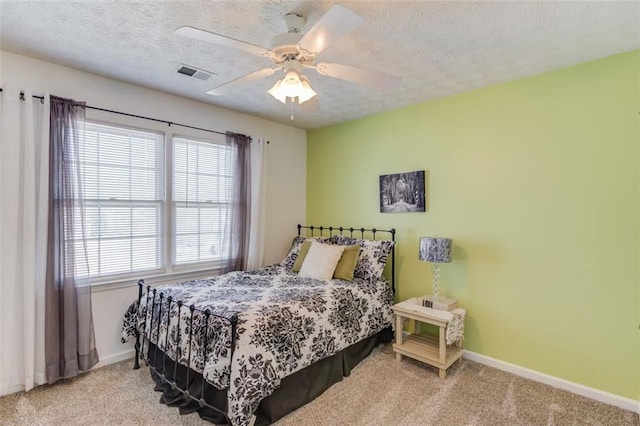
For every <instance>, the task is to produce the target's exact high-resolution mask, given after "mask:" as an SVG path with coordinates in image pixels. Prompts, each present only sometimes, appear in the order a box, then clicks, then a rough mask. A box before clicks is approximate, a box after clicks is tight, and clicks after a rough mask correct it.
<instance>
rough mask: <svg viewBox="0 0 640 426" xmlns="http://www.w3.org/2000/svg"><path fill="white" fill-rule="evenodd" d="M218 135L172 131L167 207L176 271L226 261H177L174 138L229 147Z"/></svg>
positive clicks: (171, 254)
mask: <svg viewBox="0 0 640 426" xmlns="http://www.w3.org/2000/svg"><path fill="white" fill-rule="evenodd" d="M216 136H220V138H218V140H214V139H213V138H202V137H194V136H190V135H185V134H183V133H172V134H171V143H170V145H171V173H170V175H171V176H169V179H170V180H171V190H170V191H169V196H168V198H170V201H167V207H168V209H169V210H171V211H170V218H171V227H170V233H171V235H170V236H169V238H168V239H169V240H170V241H169V244H170V245H169V250H168V251H169V252H170V253H169V254H170V263H169V264H170V265H171V269H172V270H174V271H178V272H185V271H199V270H201V269H202V268H199V267H198V266H200V265H201V266H205V269H220V268H222V267H223V264H224V263H225V261H224V260H211V261H204V262H190V263H181V264H177V263H176V251H177V250H176V244H175V243H176V238H175V235H176V231H177V224H176V218H175V206H176V201H175V200H174V197H173V195H174V194H173V192H174V191H173V189H174V188H173V174H174V161H173V152H174V147H175V144H174V139H175V138H181V139H187V140H190V141H194V142H201V143H208V144H213V145H220V146H224V147H227V143H226V139H221V138H224V135H217V134H216ZM198 204H206V203H201V202H198Z"/></svg>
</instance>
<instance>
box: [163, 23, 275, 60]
mask: <svg viewBox="0 0 640 426" xmlns="http://www.w3.org/2000/svg"><path fill="white" fill-rule="evenodd" d="M174 34H177V35H179V36H183V37H188V38H193V39H196V40H202V41H207V42H209V43H215V44H218V45H220V46H227V47H233V48H236V49H240V50H244V51H245V52H249V53H254V54H256V55H264V56H269V52H270V51H269V50H268V49H265V48H264V47H261V46H258V45H255V44H251V43H247V42H246V41H240V40H236V39H235V38H231V37H227V36H223V35H220V34H216V33H211V32H209V31H205V30H201V29H198V28H194V27H180V28H178V29H177V30H175V32H174Z"/></svg>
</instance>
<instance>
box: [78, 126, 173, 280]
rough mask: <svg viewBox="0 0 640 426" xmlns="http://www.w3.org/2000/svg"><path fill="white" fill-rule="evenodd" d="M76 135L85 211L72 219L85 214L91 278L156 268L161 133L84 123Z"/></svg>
mask: <svg viewBox="0 0 640 426" xmlns="http://www.w3.org/2000/svg"><path fill="white" fill-rule="evenodd" d="M80 140H81V142H80V166H81V173H82V174H81V180H82V184H81V185H82V194H81V195H82V197H83V198H84V200H85V207H86V212H85V216H84V218H80V217H78V218H77V219H76V220H78V221H80V220H83V219H84V220H83V222H84V227H85V234H86V242H87V252H88V258H89V273H90V275H91V277H104V276H113V275H122V274H128V273H132V272H138V271H146V270H151V269H157V268H161V267H162V266H163V265H162V263H163V262H162V259H163V256H162V253H163V247H162V241H163V231H162V230H163V226H164V225H163V222H164V219H163V205H164V199H165V195H164V194H165V191H164V182H165V173H164V148H163V145H164V143H163V142H164V136H163V135H162V134H160V133H153V132H146V131H139V130H133V129H128V128H124V127H114V126H109V125H104V124H97V123H91V122H87V123H86V128H85V131H84V134H83V135H82V136H81V139H80ZM78 225H79V223H78ZM76 244H82V242H81V241H76Z"/></svg>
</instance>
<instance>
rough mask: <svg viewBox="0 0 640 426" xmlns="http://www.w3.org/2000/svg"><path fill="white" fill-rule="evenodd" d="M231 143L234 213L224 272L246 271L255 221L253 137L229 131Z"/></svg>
mask: <svg viewBox="0 0 640 426" xmlns="http://www.w3.org/2000/svg"><path fill="white" fill-rule="evenodd" d="M227 144H228V145H229V146H230V147H232V149H233V160H232V161H233V183H232V185H233V201H232V209H233V211H232V212H231V222H230V227H229V235H228V238H229V241H230V243H229V248H230V252H229V258H228V259H227V261H226V264H225V265H223V267H222V269H223V272H230V271H239V270H243V269H245V267H246V265H247V258H248V256H249V226H250V220H251V215H250V204H251V153H250V152H251V151H250V149H251V138H250V137H249V136H245V135H241V134H238V133H232V132H227Z"/></svg>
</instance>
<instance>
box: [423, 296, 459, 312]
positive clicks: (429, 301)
mask: <svg viewBox="0 0 640 426" xmlns="http://www.w3.org/2000/svg"><path fill="white" fill-rule="evenodd" d="M420 303H421V304H422V306H426V307H427V308H432V309H437V310H439V311H453V310H454V309H456V308H457V307H458V301H457V300H456V299H443V298H440V299H439V300H436V299H435V298H434V297H433V295H431V294H428V295H426V296H423V297H421V298H420Z"/></svg>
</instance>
